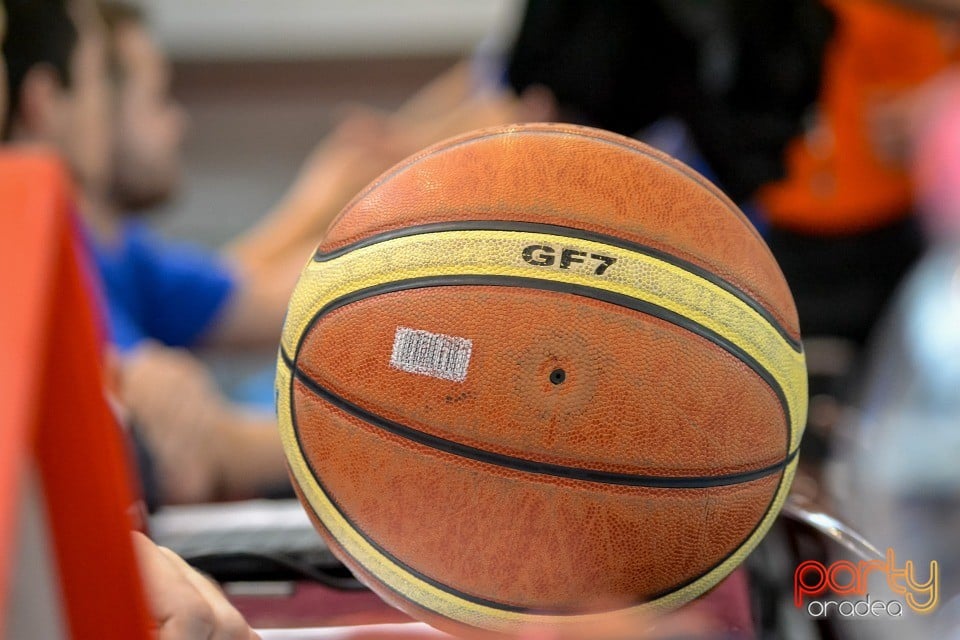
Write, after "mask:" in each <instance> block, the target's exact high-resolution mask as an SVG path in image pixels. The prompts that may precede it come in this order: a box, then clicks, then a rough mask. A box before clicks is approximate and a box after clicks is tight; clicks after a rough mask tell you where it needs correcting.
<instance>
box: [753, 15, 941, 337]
mask: <svg viewBox="0 0 960 640" xmlns="http://www.w3.org/2000/svg"><path fill="white" fill-rule="evenodd" d="M824 2H825V4H826V5H827V6H828V7H829V8H830V9H831V11H833V12H834V14H835V16H836V19H837V23H836V27H835V32H834V36H833V38H832V39H831V41H830V43H829V45H828V46H827V48H826V50H825V58H824V70H823V81H822V86H821V90H820V97H819V99H818V101H817V103H816V105H815V106H814V109H813V110H812V113H811V116H812V117H810V118H809V120H808V124H807V126H806V127H805V129H804V131H803V132H802V133H801V134H800V135H798V136H797V137H795V138H794V139H793V140H792V141H791V142H790V144H789V145H788V147H787V149H786V153H785V169H786V175H785V176H784V178H783V179H780V180H776V181H773V182H770V183H768V184H766V185H764V186H762V187H761V188H760V189H759V190H758V192H757V199H758V201H759V202H760V204H761V205H762V209H763V211H764V213H765V214H766V217H767V219H768V220H769V222H770V230H769V233H768V236H767V240H768V243H769V245H770V248H771V250H772V251H773V253H774V255H775V256H776V257H777V259H778V261H779V262H780V266H781V268H782V269H783V271H784V274H785V275H786V276H787V280H788V282H789V283H790V285H791V289H792V290H793V293H794V297H795V298H796V301H797V306H798V310H799V312H800V323H801V328H802V329H803V331H804V334H805V335H807V336H816V335H830V336H839V337H842V338H846V339H849V340H852V341H853V342H855V343H863V342H864V341H865V340H866V339H867V338H868V336H869V334H870V332H871V330H872V327H873V325H874V323H875V321H876V319H877V318H878V317H879V316H880V314H881V312H882V311H883V308H884V306H885V305H886V303H887V300H888V299H889V297H890V295H891V294H892V292H893V289H894V288H895V287H896V286H897V284H898V282H899V281H900V279H901V277H902V276H903V274H905V273H906V271H907V269H908V268H909V267H910V266H911V265H912V264H913V263H914V261H915V260H916V258H917V257H919V255H920V253H921V252H922V250H923V242H922V238H921V234H920V232H919V228H918V226H917V224H916V222H915V220H914V218H913V216H912V209H913V202H914V187H913V185H912V184H911V180H910V177H909V175H908V168H907V157H908V153H907V149H906V146H907V145H906V141H907V139H908V137H909V132H908V117H907V115H906V114H907V112H908V111H909V110H910V104H911V102H912V101H913V100H914V99H915V97H916V95H918V94H922V91H923V87H924V85H925V84H926V83H928V82H929V81H931V80H932V79H934V78H935V77H936V76H937V75H938V74H940V73H941V72H943V71H944V70H946V69H948V68H950V66H951V65H952V64H953V63H954V62H956V61H957V60H958V58H960V46H958V44H960V42H958V40H957V38H956V36H957V34H956V33H954V32H951V30H950V29H949V28H948V26H947V25H945V24H941V23H939V22H938V21H937V20H935V19H934V18H932V17H930V16H929V15H927V14H925V13H922V12H918V11H915V10H913V9H910V8H905V7H898V6H894V5H892V4H888V3H886V2H880V1H877V0H824Z"/></svg>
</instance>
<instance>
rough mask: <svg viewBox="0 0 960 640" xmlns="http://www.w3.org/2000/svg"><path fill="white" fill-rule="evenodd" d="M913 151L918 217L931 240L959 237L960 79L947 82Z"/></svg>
mask: <svg viewBox="0 0 960 640" xmlns="http://www.w3.org/2000/svg"><path fill="white" fill-rule="evenodd" d="M947 83H948V84H947V86H945V87H944V88H943V89H942V91H941V93H940V95H939V96H937V99H936V100H935V103H934V104H932V105H929V111H928V112H927V117H926V118H925V121H924V122H922V123H920V125H919V127H918V135H917V139H916V141H915V148H914V168H913V172H914V180H915V182H916V187H917V196H918V200H919V205H920V214H921V215H922V216H923V219H924V223H925V225H926V226H927V227H928V228H929V230H930V231H931V232H932V233H933V235H934V237H937V236H939V235H941V234H950V235H953V236H958V235H960V77H956V78H950V79H949V80H948V81H947Z"/></svg>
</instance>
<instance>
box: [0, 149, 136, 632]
mask: <svg viewBox="0 0 960 640" xmlns="http://www.w3.org/2000/svg"><path fill="white" fill-rule="evenodd" d="M69 191H70V190H69V187H68V180H67V178H66V176H65V174H64V172H63V170H62V168H61V167H60V165H59V164H58V163H57V161H56V160H55V159H54V158H52V157H48V156H46V155H44V154H41V153H38V152H31V153H11V152H4V153H0V274H2V275H0V296H2V297H0V299H2V301H3V302H2V305H3V309H4V311H3V313H0V344H2V345H3V349H4V355H3V357H2V358H0V425H2V428H3V437H2V438H0V629H4V630H8V624H9V611H8V604H7V603H8V602H9V594H10V591H11V589H12V588H18V587H19V586H20V585H12V584H11V582H10V580H11V579H12V573H13V570H14V567H15V565H16V563H17V562H18V561H19V560H22V556H20V555H19V554H18V553H17V549H18V548H22V545H25V544H31V543H32V544H37V542H36V541H35V540H17V539H16V535H15V534H16V532H17V519H18V516H19V513H20V508H21V502H22V500H23V496H24V492H25V491H26V487H27V485H28V483H29V481H30V480H31V478H32V477H34V476H35V477H37V478H38V479H39V484H40V487H39V488H40V490H41V491H40V493H41V495H42V499H43V502H44V504H45V507H46V509H45V510H44V511H45V519H46V522H47V523H48V526H49V532H48V534H47V538H48V539H49V540H50V541H51V542H52V549H50V550H49V553H50V554H51V555H52V557H53V562H52V566H53V570H54V572H55V574H56V575H55V576H54V577H53V579H55V580H56V581H57V583H58V584H55V585H54V593H59V594H60V596H61V597H62V602H60V603H56V602H54V603H38V604H39V606H40V608H41V609H43V608H47V609H51V610H57V609H62V613H61V614H60V617H61V618H62V619H63V624H64V627H65V628H64V630H65V631H66V633H67V634H68V636H69V637H72V638H116V639H118V640H119V639H124V640H127V639H136V638H144V639H146V638H148V637H150V636H149V633H148V630H149V628H150V627H149V618H148V615H147V609H146V604H145V601H144V598H143V592H142V588H141V585H140V579H139V573H138V572H137V566H136V563H135V559H134V555H133V547H132V545H131V542H130V528H131V520H130V517H129V512H128V509H129V508H130V505H132V504H133V494H132V491H131V486H130V478H131V476H130V475H129V470H128V468H127V467H126V466H125V458H124V449H123V443H122V440H121V434H120V432H119V430H118V428H117V426H116V423H115V422H114V418H113V415H112V414H111V412H110V409H109V407H108V406H107V403H106V400H105V398H104V394H103V375H102V364H101V363H102V340H101V336H100V334H99V327H98V325H97V320H96V316H95V314H94V312H93V304H92V303H91V301H90V289H89V287H88V284H89V283H88V282H87V274H86V273H85V272H84V268H83V266H82V260H81V259H80V257H79V256H78V252H77V247H76V243H75V229H74V228H73V223H72V217H71V215H70V206H71V205H72V201H71V198H70V193H69ZM26 570H27V572H29V571H31V570H39V568H32V567H28V568H26ZM5 615H6V616H7V617H4V616H5Z"/></svg>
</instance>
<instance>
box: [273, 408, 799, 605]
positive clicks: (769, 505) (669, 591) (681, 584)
mask: <svg viewBox="0 0 960 640" xmlns="http://www.w3.org/2000/svg"><path fill="white" fill-rule="evenodd" d="M291 417H292V419H293V424H294V427H295V429H294V430H296V423H297V421H296V418H295V413H293V412H291ZM297 443H298V445H299V437H298V439H297ZM307 467H308V468H309V469H310V473H311V474H312V475H313V479H314V480H315V481H316V482H317V484H318V485H319V486H320V489H321V490H322V491H323V493H324V494H325V495H326V496H327V499H328V500H330V503H331V504H332V505H333V508H334V509H336V510H337V513H339V514H340V517H342V518H343V519H344V520H345V521H346V522H347V525H348V526H349V527H350V528H351V529H352V530H353V531H355V532H356V533H357V535H359V536H360V537H361V538H363V539H364V540H365V541H366V542H367V544H369V545H370V546H372V547H373V548H374V549H376V550H377V551H378V552H379V553H380V554H382V555H383V556H384V557H386V558H387V559H388V560H390V562H392V563H393V564H395V565H396V566H398V567H400V568H401V569H403V570H404V571H406V572H407V573H409V574H410V575H412V576H414V577H416V578H418V579H420V580H423V581H424V582H426V583H427V584H429V585H431V586H432V587H434V588H436V589H439V590H441V591H444V592H446V593H449V594H451V595H453V596H456V597H458V598H460V599H462V600H466V601H467V602H472V603H474V604H479V605H481V606H485V607H490V608H491V609H499V610H501V611H511V612H514V613H521V614H526V615H540V616H557V617H563V616H569V615H578V614H583V613H584V612H583V611H582V610H578V609H575V608H560V607H557V608H553V609H545V608H535V607H523V606H518V605H515V604H507V603H505V602H496V601H494V600H488V599H486V598H481V597H480V596H475V595H472V594H469V593H466V592H465V591H460V590H459V589H456V588H454V587H452V586H450V585H448V584H445V583H443V582H440V581H439V580H436V579H434V578H431V577H430V576H428V575H426V574H424V573H422V572H420V571H417V570H416V569H414V568H413V567H411V566H410V565H409V564H407V563H406V562H403V561H401V560H400V559H399V558H397V557H396V556H395V555H393V554H392V553H390V552H389V551H388V550H387V549H385V548H384V547H382V546H381V545H380V543H378V542H377V541H376V540H374V539H373V538H371V537H370V536H369V534H368V533H367V532H366V531H364V530H363V529H361V528H360V527H358V526H357V524H356V523H355V522H354V521H353V519H352V518H350V516H348V515H347V514H346V512H345V511H344V510H343V508H342V507H341V506H340V504H339V503H338V502H337V500H336V499H335V498H334V497H333V496H332V495H331V494H330V491H329V489H327V487H326V485H324V484H323V482H322V481H321V480H320V476H319V474H317V472H316V470H315V469H314V468H313V465H312V464H310V462H309V461H307ZM785 477H786V476H785V475H782V476H781V478H780V481H779V482H778V483H777V488H776V489H775V490H774V491H773V493H772V495H771V497H770V501H769V502H768V503H767V508H766V509H764V511H763V515H762V516H760V518H759V519H758V520H757V524H756V525H755V526H754V527H753V529H751V530H750V532H749V533H748V534H747V535H746V536H744V537H743V538H742V539H741V540H740V543H739V544H738V545H737V546H735V547H734V548H733V549H731V550H730V552H729V553H727V554H726V555H725V556H723V557H722V558H720V560H718V561H717V562H716V564H714V565H713V566H711V567H709V568H708V569H705V570H704V571H703V572H701V573H700V574H698V575H696V576H693V577H691V578H689V579H687V580H684V581H682V582H679V583H677V584H676V585H673V586H671V587H668V588H666V589H663V590H661V591H658V592H655V593H653V594H651V595H650V596H648V597H647V598H645V599H643V600H639V601H637V602H634V603H632V604H628V606H637V605H643V604H647V603H651V602H656V601H657V600H659V599H661V598H665V597H667V596H669V595H671V594H673V593H676V592H677V591H680V590H681V589H685V588H686V587H688V586H690V585H691V584H693V583H695V582H697V581H698V580H701V579H702V578H703V577H704V576H706V575H707V574H709V573H710V572H712V571H714V570H715V569H716V568H717V567H719V566H721V565H723V564H724V563H725V562H727V561H728V560H729V559H730V558H731V557H732V556H733V555H734V554H736V553H737V552H738V551H740V550H741V549H742V548H743V545H744V544H746V543H747V540H749V539H750V538H751V537H753V535H754V534H755V533H756V532H757V529H759V528H760V526H761V525H762V524H763V522H764V520H766V519H767V516H768V515H769V514H770V510H771V509H773V507H774V504H775V503H776V501H777V495H779V493H780V490H781V487H782V486H783V481H784V479H785ZM301 502H302V503H303V505H304V508H305V509H309V510H310V511H311V512H312V513H313V515H314V517H316V519H317V521H318V522H319V523H320V525H321V526H322V527H323V528H324V529H325V530H326V532H327V534H328V535H329V536H330V537H331V538H333V539H334V540H335V541H336V544H337V546H338V547H339V549H340V551H342V552H343V553H344V554H346V555H347V556H349V557H350V558H351V559H353V561H354V562H356V563H357V564H358V565H360V566H361V567H363V568H364V569H365V570H366V571H368V572H369V573H370V574H371V575H372V576H373V577H374V578H375V579H376V580H377V581H378V582H379V583H380V584H381V585H383V587H384V588H386V589H389V590H390V591H392V592H393V593H395V594H396V595H397V596H399V597H400V598H401V599H403V600H407V601H409V602H411V603H413V604H414V605H416V606H417V607H420V608H421V609H424V610H426V611H429V612H430V613H432V614H433V615H437V616H440V617H442V618H446V619H447V620H453V621H454V622H461V621H459V620H457V619H456V618H451V617H449V616H446V615H444V614H442V613H439V612H438V611H435V610H433V609H430V608H429V607H428V606H427V605H425V604H423V603H421V602H418V601H416V600H413V599H411V598H410V597H409V596H407V595H406V594H404V593H402V592H401V591H399V590H397V589H395V588H394V587H392V586H390V585H389V584H387V583H386V582H385V581H384V580H383V579H382V578H381V577H380V576H378V575H377V574H375V573H373V571H371V570H370V569H369V568H368V567H366V566H365V565H364V564H363V562H361V561H360V560H359V559H358V558H357V557H356V556H355V555H354V554H352V553H350V552H349V551H348V550H347V549H346V548H345V547H344V546H343V543H341V542H340V541H339V539H337V537H336V536H335V535H333V532H331V531H330V529H329V528H328V527H327V525H326V523H324V521H323V518H321V517H320V514H318V513H317V510H316V509H314V507H313V505H312V504H310V502H309V501H308V500H301ZM728 575H729V574H728ZM724 577H726V576H724ZM716 584H719V582H718V583H716ZM716 584H714V585H712V586H716ZM712 586H711V587H709V588H712ZM621 608H622V607H619V608H618V609H611V610H604V611H595V612H594V613H612V612H613V611H617V610H619V609H621Z"/></svg>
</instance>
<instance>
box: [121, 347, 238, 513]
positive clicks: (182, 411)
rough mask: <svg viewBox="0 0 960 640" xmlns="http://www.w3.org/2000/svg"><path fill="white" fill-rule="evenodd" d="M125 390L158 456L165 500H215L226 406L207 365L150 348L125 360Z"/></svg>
mask: <svg viewBox="0 0 960 640" xmlns="http://www.w3.org/2000/svg"><path fill="white" fill-rule="evenodd" d="M119 387H120V389H119V395H120V401H121V403H122V404H123V405H124V407H125V408H126V410H127V412H128V413H129V415H130V417H131V419H132V422H133V424H134V426H135V428H136V429H138V431H139V433H141V435H142V436H143V437H144V441H145V442H146V444H147V447H148V449H149V450H150V453H151V454H152V455H153V458H154V463H155V464H156V468H157V478H158V480H159V483H160V490H161V493H162V495H163V498H164V501H166V502H203V501H208V500H212V499H215V498H216V497H217V495H218V494H219V482H220V477H221V475H222V474H221V469H220V467H221V461H220V455H219V447H220V433H219V431H220V429H221V425H222V424H223V423H224V418H223V416H224V414H225V412H226V408H225V403H224V401H223V399H222V397H221V396H220V392H219V390H218V389H217V387H216V384H215V383H214V381H213V379H212V377H211V376H210V374H209V372H208V371H207V370H206V368H205V367H204V366H203V364H202V363H201V362H199V361H198V360H197V359H196V358H194V357H193V356H192V355H190V354H189V353H187V352H186V351H182V350H178V349H170V348H168V347H164V346H161V345H157V344H153V343H150V344H146V345H144V346H141V347H138V348H137V349H136V350H135V351H134V352H133V353H131V354H129V355H127V356H126V357H125V358H124V359H123V362H122V365H121V375H120V385H119Z"/></svg>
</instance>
